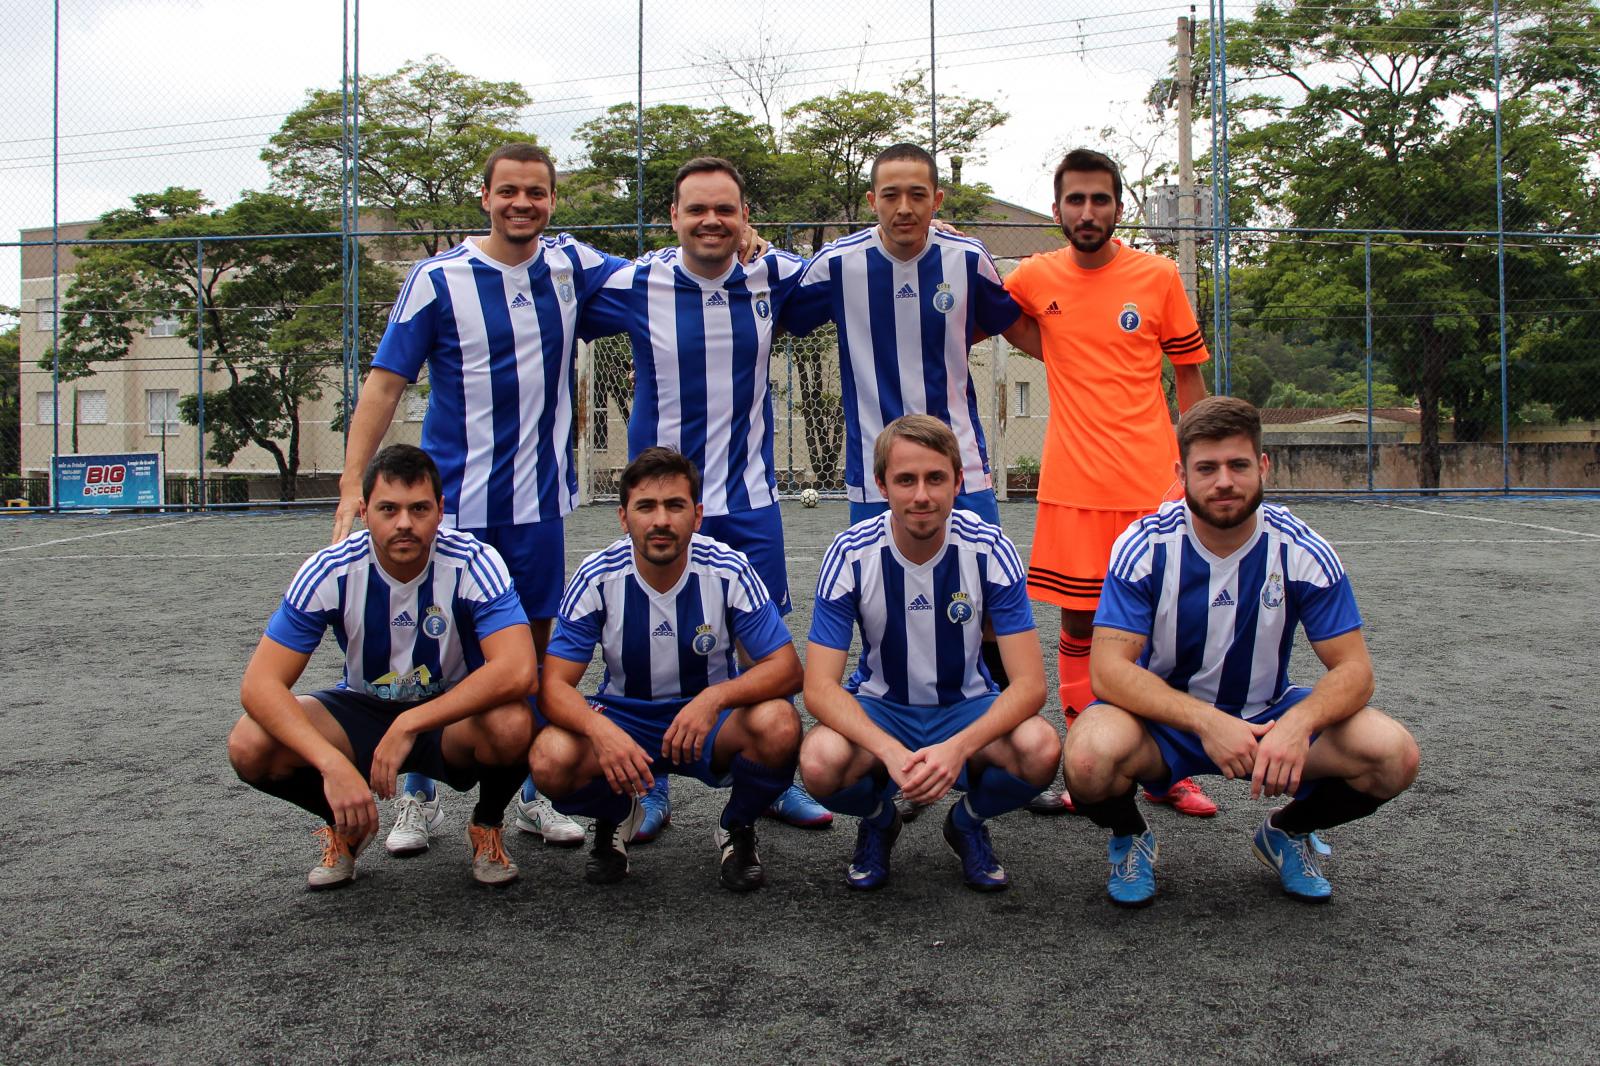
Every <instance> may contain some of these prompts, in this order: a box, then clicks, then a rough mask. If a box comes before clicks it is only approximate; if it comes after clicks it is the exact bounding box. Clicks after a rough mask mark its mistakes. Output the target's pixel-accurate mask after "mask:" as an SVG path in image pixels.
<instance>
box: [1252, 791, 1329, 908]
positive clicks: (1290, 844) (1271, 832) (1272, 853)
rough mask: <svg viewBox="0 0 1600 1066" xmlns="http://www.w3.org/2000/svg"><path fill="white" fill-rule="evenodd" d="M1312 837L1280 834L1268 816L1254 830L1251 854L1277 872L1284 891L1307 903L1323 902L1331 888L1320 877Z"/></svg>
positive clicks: (1298, 834) (1310, 834) (1312, 835)
mask: <svg viewBox="0 0 1600 1066" xmlns="http://www.w3.org/2000/svg"><path fill="white" fill-rule="evenodd" d="M1282 809H1283V808H1281V807H1280V808H1278V810H1282ZM1277 813H1278V811H1273V812H1272V814H1277ZM1313 837H1314V834H1312V833H1286V832H1284V831H1283V830H1282V829H1279V828H1278V827H1277V826H1275V825H1273V824H1272V815H1271V814H1269V815H1268V816H1267V820H1266V821H1264V822H1262V823H1261V828H1260V829H1257V830H1256V837H1255V853H1256V858H1258V859H1260V860H1261V862H1262V865H1264V866H1266V867H1268V868H1269V869H1271V870H1273V871H1275V872H1276V873H1277V875H1278V881H1279V882H1280V883H1281V884H1282V885H1283V890H1284V892H1286V893H1288V894H1289V895H1291V896H1293V897H1294V898H1295V899H1299V900H1304V901H1305V902H1307V903H1326V902H1328V897H1329V896H1331V895H1333V886H1332V885H1330V884H1329V883H1328V879H1327V878H1326V877H1323V876H1322V867H1321V865H1320V864H1319V862H1318V854H1317V846H1316V843H1314V842H1313Z"/></svg>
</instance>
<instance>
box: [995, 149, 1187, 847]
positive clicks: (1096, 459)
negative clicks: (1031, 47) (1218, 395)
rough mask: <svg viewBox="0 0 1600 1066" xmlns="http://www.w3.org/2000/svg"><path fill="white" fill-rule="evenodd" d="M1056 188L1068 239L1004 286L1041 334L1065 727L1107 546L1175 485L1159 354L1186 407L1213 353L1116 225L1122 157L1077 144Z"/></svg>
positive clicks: (1160, 273)
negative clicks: (1169, 365)
mask: <svg viewBox="0 0 1600 1066" xmlns="http://www.w3.org/2000/svg"><path fill="white" fill-rule="evenodd" d="M1054 188H1055V203H1054V205H1053V206H1052V208H1051V212H1052V214H1053V215H1054V216H1055V220H1056V222H1057V223H1059V224H1060V226H1061V231H1062V233H1063V234H1065V235H1066V238H1067V241H1068V242H1069V243H1068V247H1066V248H1063V249H1061V250H1060V251H1057V252H1047V253H1045V254H1043V255H1035V256H1030V257H1029V258H1027V259H1025V260H1023V261H1022V263H1021V264H1020V265H1019V266H1018V267H1017V269H1016V270H1015V271H1013V272H1012V273H1011V275H1010V276H1009V277H1008V278H1006V288H1007V289H1009V290H1010V292H1011V295H1012V296H1014V297H1015V298H1016V300H1017V303H1019V304H1021V305H1022V309H1023V310H1024V311H1026V312H1027V313H1028V314H1029V315H1031V316H1032V317H1033V319H1034V320H1035V321H1037V322H1038V327H1039V330H1040V332H1041V334H1042V346H1043V360H1044V365H1045V372H1046V382H1047V385H1048V387H1049V390H1050V418H1049V422H1048V424H1047V426H1046V431H1045V432H1046V439H1045V449H1044V459H1043V461H1042V463H1041V465H1040V471H1039V514H1038V519H1037V521H1036V523H1035V525H1034V533H1033V555H1032V558H1031V559H1030V560H1029V564H1028V594H1029V595H1030V596H1032V597H1033V598H1034V599H1038V600H1044V601H1046V602H1047V603H1053V604H1055V605H1056V606H1058V607H1060V608H1061V638H1060V644H1059V654H1060V659H1059V667H1060V683H1061V708H1062V712H1063V713H1064V715H1065V717H1066V723H1067V727H1068V728H1069V729H1070V728H1071V727H1072V722H1073V719H1074V718H1075V717H1076V716H1077V714H1078V712H1080V711H1082V710H1083V709H1084V708H1085V707H1087V706H1088V705H1089V703H1090V702H1091V701H1092V700H1093V699H1094V693H1093V692H1092V691H1091V689H1090V683H1089V638H1090V636H1091V635H1092V632H1093V626H1094V612H1095V608H1096V607H1097V606H1098V604H1099V602H1100V586H1101V582H1102V581H1103V580H1104V578H1105V574H1106V564H1107V562H1108V560H1109V559H1110V555H1111V544H1112V542H1113V541H1114V540H1116V538H1117V535H1118V534H1119V533H1121V532H1122V531H1123V530H1124V529H1126V528H1127V526H1128V523H1129V522H1131V521H1133V520H1134V519H1136V518H1140V517H1142V516H1144V515H1146V514H1149V513H1150V512H1151V511H1153V510H1155V508H1156V507H1157V505H1159V504H1160V503H1161V501H1162V500H1163V499H1166V498H1168V497H1169V495H1170V494H1171V492H1172V491H1173V490H1174V488H1175V486H1174V484H1173V481H1172V468H1173V461H1174V460H1175V459H1176V458H1177V445H1176V443H1175V441H1174V439H1173V435H1172V421H1171V415H1170V414H1169V413H1168V409H1167V400H1166V396H1165V394H1164V393H1163V391H1162V387H1161V363H1162V359H1163V357H1165V358H1166V359H1167V360H1168V361H1169V362H1171V363H1172V370H1173V375H1174V378H1175V381H1176V385H1177V393H1178V410H1179V412H1180V413H1181V412H1183V411H1187V410H1188V409H1189V407H1190V406H1191V405H1192V404H1194V402H1195V401H1196V400H1198V399H1200V398H1201V397H1203V396H1204V395H1205V394H1206V387H1205V381H1204V380H1203V379H1202V378H1201V376H1200V364H1201V363H1203V362H1205V361H1206V359H1208V358H1209V356H1208V354H1207V352H1206V346H1205V340H1204V339H1203V338H1202V337H1201V336H1200V327H1199V325H1198V324H1197V323H1196V322H1195V318H1194V311H1193V309H1192V308H1190V306H1189V300H1188V297H1187V295H1186V294H1185V293H1184V291H1183V284H1182V282H1181V281H1180V280H1179V278H1178V269H1177V266H1176V265H1175V264H1174V263H1173V262H1172V261H1171V260H1170V259H1166V258H1164V257H1162V256H1158V255H1151V254H1149V253H1146V252H1140V251H1137V250H1135V249H1133V248H1129V247H1127V246H1125V245H1124V244H1123V243H1122V242H1121V241H1120V240H1117V239H1116V238H1114V237H1113V236H1112V233H1113V231H1114V230H1115V229H1116V225H1117V223H1118V222H1119V221H1121V219H1122V172H1121V171H1120V170H1119V169H1118V168H1117V165H1116V163H1114V162H1112V160H1111V159H1110V158H1108V157H1107V156H1105V155H1102V154H1101V153H1099V152H1093V151H1088V150H1086V149H1078V150H1075V151H1072V152H1069V153H1067V155H1066V157H1065V158H1064V159H1062V161H1061V163H1060V165H1059V166H1057V167H1056V171H1055V185H1054ZM1069 792H1070V790H1069ZM1150 795H1151V798H1152V799H1155V800H1157V802H1168V803H1171V804H1172V805H1173V806H1174V807H1175V808H1176V809H1177V810H1178V811H1180V812H1182V813H1184V814H1191V815H1197V816H1202V817H1204V816H1209V815H1213V814H1215V813H1216V811H1217V807H1216V804H1215V803H1213V802H1212V801H1211V799H1210V798H1209V797H1207V796H1206V795H1205V793H1204V792H1202V791H1201V790H1200V788H1199V787H1198V786H1197V785H1195V784H1194V782H1192V781H1190V780H1188V779H1187V778H1184V779H1182V780H1178V781H1175V782H1173V784H1172V787H1171V788H1170V789H1169V790H1168V791H1167V792H1165V793H1152V794H1150ZM1068 802H1070V800H1069V801H1068Z"/></svg>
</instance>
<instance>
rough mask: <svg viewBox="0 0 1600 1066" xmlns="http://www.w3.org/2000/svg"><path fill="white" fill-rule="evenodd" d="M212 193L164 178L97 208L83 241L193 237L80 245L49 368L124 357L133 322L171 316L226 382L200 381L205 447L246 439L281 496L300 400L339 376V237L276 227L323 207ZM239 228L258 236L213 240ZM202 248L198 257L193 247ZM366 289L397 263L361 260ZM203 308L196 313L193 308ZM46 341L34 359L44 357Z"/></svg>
mask: <svg viewBox="0 0 1600 1066" xmlns="http://www.w3.org/2000/svg"><path fill="white" fill-rule="evenodd" d="M210 207H211V204H210V203H209V202H208V201H207V200H205V199H204V198H203V197H202V196H201V195H200V193H199V192H197V191H195V190H193V189H180V188H169V189H166V190H163V191H162V192H159V193H142V194H139V195H136V196H134V197H133V206H132V207H130V208H119V209H117V210H113V211H110V212H107V213H106V214H105V215H102V216H101V219H100V222H99V224H98V225H97V226H95V227H94V228H93V229H92V230H91V231H90V233H89V236H90V238H92V239H112V238H145V239H163V238H194V239H193V240H180V241H175V242H172V243H160V244H130V245H91V246H89V247H87V248H86V249H85V250H84V251H83V252H82V253H81V254H80V256H79V259H78V266H77V271H76V273H75V274H74V276H73V282H72V287H71V289H70V290H69V293H68V296H67V299H66V302H65V306H64V307H63V308H62V314H61V351H60V358H59V367H60V376H61V379H62V380H63V381H71V380H75V379H78V378H84V377H88V376H90V375H92V374H93V373H94V372H95V367H96V365H97V364H100V363H106V362H115V361H117V360H120V359H122V358H124V357H125V356H126V355H127V353H128V349H129V347H130V345H131V344H132V342H133V337H134V335H135V332H136V331H138V332H142V331H143V330H144V329H146V328H147V327H148V326H149V324H150V323H151V321H153V320H154V319H156V318H158V317H174V318H177V319H178V321H179V322H180V327H179V335H180V336H184V337H187V338H189V339H190V340H191V341H195V340H198V339H200V336H199V333H198V330H199V329H200V328H201V327H202V326H203V328H204V337H203V340H204V347H205V352H206V355H207V357H208V358H207V366H208V368H209V369H210V370H211V371H213V372H220V373H221V374H223V375H224V377H225V379H226V382H227V383H226V384H225V385H224V386H223V387H222V388H219V389H207V390H206V392H205V427H204V428H205V432H206V433H208V434H209V436H210V445H209V447H208V448H207V455H208V456H210V457H211V458H212V459H213V460H215V461H216V462H218V463H221V464H224V465H226V464H227V463H230V462H232V461H233V458H234V456H236V455H237V454H238V453H239V451H240V450H241V449H243V448H245V447H247V446H249V445H252V444H253V445H256V446H257V447H259V448H261V449H262V450H263V451H265V452H267V453H268V454H269V455H271V456H272V458H273V460H274V462H275V463H276V465H277V468H278V478H279V491H280V493H281V498H282V499H286V500H292V499H294V497H295V477H296V475H297V474H298V472H299V467H300V442H301V407H302V405H303V404H305V403H307V402H309V401H314V400H318V399H320V398H321V397H322V395H323V390H324V389H325V388H326V387H327V386H328V385H329V383H330V382H332V381H334V380H337V377H338V373H337V371H338V368H339V366H340V353H341V350H342V345H341V342H342V317H341V305H342V300H341V297H342V292H343V289H342V285H343V282H342V274H341V269H342V265H343V257H342V254H341V248H340V246H339V244H338V242H336V241H332V240H326V239H323V240H306V239H294V238H288V237H283V238H273V237H271V236H270V235H271V234H289V233H311V232H319V231H323V230H326V229H327V228H328V227H329V225H330V224H331V220H330V219H329V218H328V215H327V213H326V212H325V211H322V210H319V209H317V208H315V207H312V206H310V205H308V204H305V203H303V202H301V201H298V200H294V199H290V198H288V197H284V196H279V195H276V194H272V193H246V194H245V195H244V197H243V198H242V199H241V200H240V201H239V202H238V203H236V204H234V205H233V206H232V207H229V208H227V209H225V210H217V211H213V210H209V208H210ZM237 234H257V235H268V237H267V239H260V240H256V239H252V240H221V239H218V238H222V237H227V236H230V235H237ZM202 247H203V250H204V262H203V266H202V264H201V262H200V259H199V254H198V253H199V251H200V249H201V248H202ZM362 277H363V284H364V291H365V293H366V294H367V298H368V300H371V301H377V300H381V301H382V302H384V303H386V302H388V301H389V300H392V298H393V294H394V292H395V289H396V287H397V279H396V278H395V277H394V275H393V274H392V273H391V272H389V271H387V270H385V269H383V268H381V267H378V266H377V265H376V264H374V263H370V262H367V261H365V259H364V261H363V263H362ZM197 306H201V307H203V309H204V311H203V314H199V315H197V314H196V313H195V308H196V307H197ZM382 311H383V308H382V306H381V305H380V304H378V303H367V304H366V305H365V306H364V308H363V310H362V314H361V316H360V318H361V345H362V350H363V351H370V350H371V348H372V346H373V345H375V343H376V340H377V338H378V336H379V335H380V334H381V332H382V328H383V322H384V315H383V313H382ZM55 354H56V353H54V352H47V353H46V354H45V357H44V358H43V359H42V360H40V366H42V367H49V366H50V365H51V364H52V360H53V359H54V358H55ZM199 406H200V404H199V396H198V395H188V396H184V397H182V398H181V399H180V401H179V411H180V414H181V416H182V417H183V419H184V420H185V421H186V422H188V423H190V424H191V425H198V424H199Z"/></svg>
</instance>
